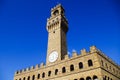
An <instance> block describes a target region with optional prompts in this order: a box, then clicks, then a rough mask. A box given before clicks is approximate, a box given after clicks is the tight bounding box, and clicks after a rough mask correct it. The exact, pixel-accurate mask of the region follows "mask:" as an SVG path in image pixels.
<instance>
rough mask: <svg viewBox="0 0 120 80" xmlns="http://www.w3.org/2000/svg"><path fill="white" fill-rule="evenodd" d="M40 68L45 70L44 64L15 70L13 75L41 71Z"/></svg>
mask: <svg viewBox="0 0 120 80" xmlns="http://www.w3.org/2000/svg"><path fill="white" fill-rule="evenodd" d="M41 68H45V64H44V63H41V64H37V65H36V66H31V67H27V68H25V69H21V70H17V71H16V72H15V75H18V74H23V73H26V72H30V71H34V70H37V69H41Z"/></svg>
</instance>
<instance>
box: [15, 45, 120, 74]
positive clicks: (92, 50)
mask: <svg viewBox="0 0 120 80" xmlns="http://www.w3.org/2000/svg"><path fill="white" fill-rule="evenodd" d="M94 53H97V54H100V55H102V56H103V57H105V58H106V59H107V60H109V61H110V62H112V63H113V64H115V65H116V66H117V67H118V68H120V66H119V65H118V64H116V63H115V62H114V61H113V60H111V59H110V58H109V57H108V56H106V55H105V54H104V53H103V52H102V51H100V50H99V49H97V48H96V46H91V47H90V50H89V51H88V52H87V51H86V49H82V50H80V54H78V53H77V52H76V51H73V52H72V56H71V57H69V54H67V55H65V58H64V59H63V60H62V62H64V61H68V60H70V59H73V58H78V57H80V56H81V57H82V56H86V55H89V54H94ZM42 68H46V65H45V64H44V63H41V64H37V65H35V66H31V67H28V68H25V69H21V70H18V71H16V72H15V75H19V74H22V73H26V72H30V71H34V70H37V69H42Z"/></svg>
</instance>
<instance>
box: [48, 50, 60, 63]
mask: <svg viewBox="0 0 120 80" xmlns="http://www.w3.org/2000/svg"><path fill="white" fill-rule="evenodd" d="M57 58H58V53H57V51H53V52H52V53H50V55H49V59H48V60H49V62H55V61H56V60H57Z"/></svg>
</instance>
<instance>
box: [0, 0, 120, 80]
mask: <svg viewBox="0 0 120 80" xmlns="http://www.w3.org/2000/svg"><path fill="white" fill-rule="evenodd" d="M58 3H61V4H62V5H63V7H64V8H65V11H66V17H67V19H68V22H69V31H68V33H67V44H68V51H69V52H70V53H71V52H72V50H76V51H77V52H78V53H80V50H81V49H83V48H85V49H87V51H89V47H90V46H92V45H96V46H97V48H99V49H100V50H102V51H103V52H104V53H105V54H106V55H107V56H109V57H110V58H111V59H112V60H114V61H115V62H116V63H118V64H120V42H119V41H120V35H119V34H120V32H119V30H120V1H119V0H0V80H13V76H14V72H15V71H16V70H19V69H23V68H26V67H29V66H32V65H36V64H40V63H41V62H44V63H45V61H46V50H47V36H48V33H47V31H46V21H47V18H48V17H50V9H51V8H52V7H54V6H55V5H56V4H58Z"/></svg>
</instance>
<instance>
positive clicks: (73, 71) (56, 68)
mask: <svg viewBox="0 0 120 80" xmlns="http://www.w3.org/2000/svg"><path fill="white" fill-rule="evenodd" d="M46 29H47V31H48V48H47V57H46V64H45V65H44V64H43V63H41V64H37V65H36V66H31V67H29V68H26V69H22V70H18V71H16V72H15V75H14V80H120V66H119V65H117V64H115V63H114V62H113V61H112V60H111V59H110V58H108V57H107V56H106V55H105V54H103V53H102V51H100V50H99V49H97V48H96V47H95V46H91V47H90V50H89V52H87V51H86V50H85V49H83V50H81V52H80V55H78V54H77V53H76V52H73V53H72V57H69V56H68V54H67V44H66V43H67V42H66V33H67V31H68V21H67V19H66V17H65V10H64V8H63V7H62V5H61V4H58V5H57V6H55V7H54V8H52V9H51V16H50V18H48V19H47V25H46Z"/></svg>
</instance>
